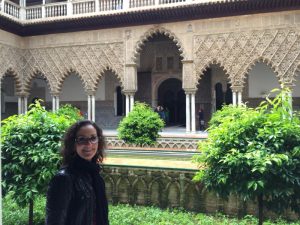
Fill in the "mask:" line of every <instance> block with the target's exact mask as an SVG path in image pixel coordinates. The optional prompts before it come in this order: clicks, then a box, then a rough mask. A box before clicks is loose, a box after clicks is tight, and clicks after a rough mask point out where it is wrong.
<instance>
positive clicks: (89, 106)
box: [87, 95, 92, 120]
mask: <svg viewBox="0 0 300 225" xmlns="http://www.w3.org/2000/svg"><path fill="white" fill-rule="evenodd" d="M87 119H88V120H91V119H92V118H91V96H90V95H88V118H87Z"/></svg>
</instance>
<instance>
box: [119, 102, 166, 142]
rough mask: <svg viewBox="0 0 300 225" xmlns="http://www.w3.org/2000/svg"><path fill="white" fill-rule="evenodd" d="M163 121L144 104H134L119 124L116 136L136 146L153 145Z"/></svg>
mask: <svg viewBox="0 0 300 225" xmlns="http://www.w3.org/2000/svg"><path fill="white" fill-rule="evenodd" d="M163 126H164V121H163V120H162V119H161V118H160V117H159V115H158V114H157V113H156V112H154V111H153V110H152V109H151V108H150V106H148V105H146V104H145V103H139V102H136V103H135V105H134V108H133V110H132V111H131V112H130V113H129V114H128V116H127V117H125V118H124V119H123V120H122V121H121V122H120V124H119V127H118V136H119V138H120V139H123V140H124V141H125V142H127V143H130V144H136V145H140V146H142V145H151V144H154V143H155V141H156V138H157V137H158V136H159V135H158V132H159V131H160V130H161V129H162V128H163Z"/></svg>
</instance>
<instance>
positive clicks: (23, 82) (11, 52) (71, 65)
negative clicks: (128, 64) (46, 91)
mask: <svg viewBox="0 0 300 225" xmlns="http://www.w3.org/2000/svg"><path fill="white" fill-rule="evenodd" d="M0 65H3V66H1V67H0V74H1V78H2V76H4V75H5V74H7V72H10V71H11V73H12V74H15V75H14V76H15V78H16V81H17V85H18V92H24V93H27V94H28V92H29V89H30V83H31V80H32V79H33V78H34V77H35V76H36V75H37V74H39V75H42V76H44V77H45V78H46V80H47V82H48V84H49V87H50V90H51V92H52V93H59V92H60V91H61V87H62V84H63V81H64V79H65V77H66V76H68V75H69V74H70V73H74V72H75V73H77V74H78V76H79V77H80V79H81V80H82V82H83V84H84V89H85V91H86V92H92V93H93V92H95V91H96V88H97V86H98V82H99V80H100V78H101V76H102V75H103V74H104V72H105V71H106V70H107V69H111V70H112V71H113V72H114V73H115V74H116V75H117V77H118V79H119V80H120V83H121V85H122V84H123V77H124V50H123V43H121V42H119V43H108V44H106V43H105V44H94V45H88V44H86V45H82V46H66V47H52V48H38V49H24V50H22V49H17V48H14V47H10V46H6V45H1V44H0Z"/></svg>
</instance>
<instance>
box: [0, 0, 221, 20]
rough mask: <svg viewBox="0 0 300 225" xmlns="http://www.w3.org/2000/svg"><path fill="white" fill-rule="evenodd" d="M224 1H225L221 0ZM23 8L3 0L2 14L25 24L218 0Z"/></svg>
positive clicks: (127, 0)
mask: <svg viewBox="0 0 300 225" xmlns="http://www.w3.org/2000/svg"><path fill="white" fill-rule="evenodd" d="M218 1H219V2H220V0H218ZM221 1H223V0H221ZM43 2H44V4H40V5H34V6H28V7H26V6H25V7H22V6H20V5H18V4H15V3H13V2H11V1H9V0H2V1H1V4H0V13H2V14H4V15H6V16H8V17H12V18H14V19H20V20H22V21H23V22H24V21H25V22H26V21H32V20H38V19H43V20H47V19H49V18H56V17H60V18H61V17H67V16H74V15H76V16H78V15H84V16H86V15H88V14H91V15H95V14H97V15H98V14H99V15H101V14H103V15H106V14H107V13H109V14H113V13H116V14H117V13H120V12H123V11H132V10H133V11H138V10H143V9H145V8H146V9H149V8H164V7H176V6H182V5H186V4H197V3H209V2H217V0H83V1H82V0H81V1H80V0H79V1H78V0H69V1H64V2H54V3H47V2H45V0H44V1H43Z"/></svg>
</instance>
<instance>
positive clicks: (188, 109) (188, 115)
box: [185, 94, 191, 132]
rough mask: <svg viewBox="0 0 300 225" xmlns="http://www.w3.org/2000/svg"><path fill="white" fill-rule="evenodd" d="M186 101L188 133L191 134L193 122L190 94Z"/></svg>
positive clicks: (187, 95)
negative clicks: (191, 118)
mask: <svg viewBox="0 0 300 225" xmlns="http://www.w3.org/2000/svg"><path fill="white" fill-rule="evenodd" d="M185 96H186V101H185V107H186V108H185V112H186V113H185V118H186V122H185V124H186V132H190V131H191V120H190V115H191V112H190V94H186V95H185Z"/></svg>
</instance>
